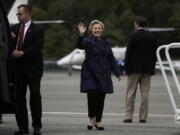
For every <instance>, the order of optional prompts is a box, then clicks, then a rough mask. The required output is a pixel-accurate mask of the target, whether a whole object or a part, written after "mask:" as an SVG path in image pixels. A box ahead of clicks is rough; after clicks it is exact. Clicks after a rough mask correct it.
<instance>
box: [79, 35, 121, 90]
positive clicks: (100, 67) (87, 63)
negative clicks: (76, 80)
mask: <svg viewBox="0 0 180 135" xmlns="http://www.w3.org/2000/svg"><path fill="white" fill-rule="evenodd" d="M77 47H78V48H79V49H83V50H85V52H86V56H85V60H84V62H83V65H82V70H81V86H80V87H81V88H80V89H81V92H90V91H94V90H99V91H101V92H103V93H113V83H112V80H111V71H113V72H114V74H115V75H116V76H117V77H119V76H120V75H121V74H122V73H121V71H120V69H119V68H118V66H117V62H116V60H115V57H114V55H113V52H112V49H111V45H110V44H109V42H108V41H106V40H104V39H101V40H97V39H96V38H95V37H78V41H77Z"/></svg>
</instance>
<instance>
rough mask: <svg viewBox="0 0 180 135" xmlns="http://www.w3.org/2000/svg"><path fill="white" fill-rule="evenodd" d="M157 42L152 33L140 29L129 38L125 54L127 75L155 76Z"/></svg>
mask: <svg viewBox="0 0 180 135" xmlns="http://www.w3.org/2000/svg"><path fill="white" fill-rule="evenodd" d="M156 49H157V45H156V40H155V37H154V36H153V34H152V33H150V32H148V31H146V30H144V29H140V30H137V31H136V32H134V33H132V34H131V35H130V36H129V43H128V46H127V50H126V54H125V72H126V74H132V73H144V74H151V75H153V74H155V64H156Z"/></svg>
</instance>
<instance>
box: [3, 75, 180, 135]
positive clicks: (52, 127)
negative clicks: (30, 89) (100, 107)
mask: <svg viewBox="0 0 180 135" xmlns="http://www.w3.org/2000/svg"><path fill="white" fill-rule="evenodd" d="M112 78H113V84H114V94H107V96H106V100H105V107H104V115H103V119H102V123H103V125H104V127H105V130H104V131H98V130H96V129H95V128H94V129H93V130H92V131H89V130H87V128H86V126H87V123H88V116H87V99H86V94H82V93H80V90H79V86H80V74H79V72H75V73H73V74H72V76H68V73H66V72H45V73H44V76H43V78H42V85H41V86H42V87H41V94H42V103H43V117H42V123H43V128H42V135H92V134H96V135H180V124H177V123H175V122H174V111H173V107H172V105H171V102H170V98H169V95H168V92H167V90H166V87H165V83H164V80H163V77H162V75H161V73H158V74H156V75H155V76H153V77H152V82H151V84H152V85H151V90H150V95H149V116H148V119H147V123H139V117H138V113H139V104H140V100H141V98H140V92H139V89H138V90H137V95H136V102H135V110H134V114H135V115H134V118H133V123H123V122H122V121H123V119H124V105H125V93H126V84H127V78H126V76H125V77H123V79H122V80H121V81H117V79H116V78H115V76H112ZM170 81H171V82H172V84H171V86H172V88H173V95H174V98H175V101H176V103H177V106H178V105H179V106H180V98H179V94H178V93H177V91H176V89H175V85H174V84H173V81H172V78H171V77H170ZM27 100H29V93H28V94H27ZM27 103H28V102H27ZM28 109H29V106H28ZM29 129H30V135H32V134H33V128H32V126H31V114H30V113H29ZM15 130H17V125H16V121H15V117H14V114H4V115H3V124H0V135H13V134H14V131H15Z"/></svg>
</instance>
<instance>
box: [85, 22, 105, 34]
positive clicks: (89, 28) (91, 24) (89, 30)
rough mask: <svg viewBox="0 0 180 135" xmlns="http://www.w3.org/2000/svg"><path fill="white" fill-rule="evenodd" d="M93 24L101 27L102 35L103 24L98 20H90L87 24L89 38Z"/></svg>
mask: <svg viewBox="0 0 180 135" xmlns="http://www.w3.org/2000/svg"><path fill="white" fill-rule="evenodd" d="M94 24H100V25H101V27H102V33H104V24H103V23H102V22H101V21H99V20H92V21H91V22H90V24H89V27H88V34H89V35H90V36H92V33H91V31H92V27H93V26H94Z"/></svg>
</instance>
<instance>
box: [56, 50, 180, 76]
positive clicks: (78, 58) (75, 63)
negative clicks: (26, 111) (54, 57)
mask: <svg viewBox="0 0 180 135" xmlns="http://www.w3.org/2000/svg"><path fill="white" fill-rule="evenodd" d="M112 51H113V54H114V56H115V58H116V60H117V62H120V61H123V60H124V58H125V52H126V47H114V48H112ZM84 58H85V51H84V50H80V49H74V50H73V51H72V52H70V53H69V54H68V55H66V56H64V57H62V58H61V59H59V60H58V61H57V65H58V66H60V67H63V68H67V69H68V74H69V75H71V74H72V69H77V70H80V69H81V65H82V63H83V61H84ZM167 64H168V62H167V61H163V65H167ZM173 65H174V69H175V70H176V71H180V62H179V61H177V60H173ZM122 66H123V63H122ZM156 69H160V66H159V63H158V62H157V63H156Z"/></svg>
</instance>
